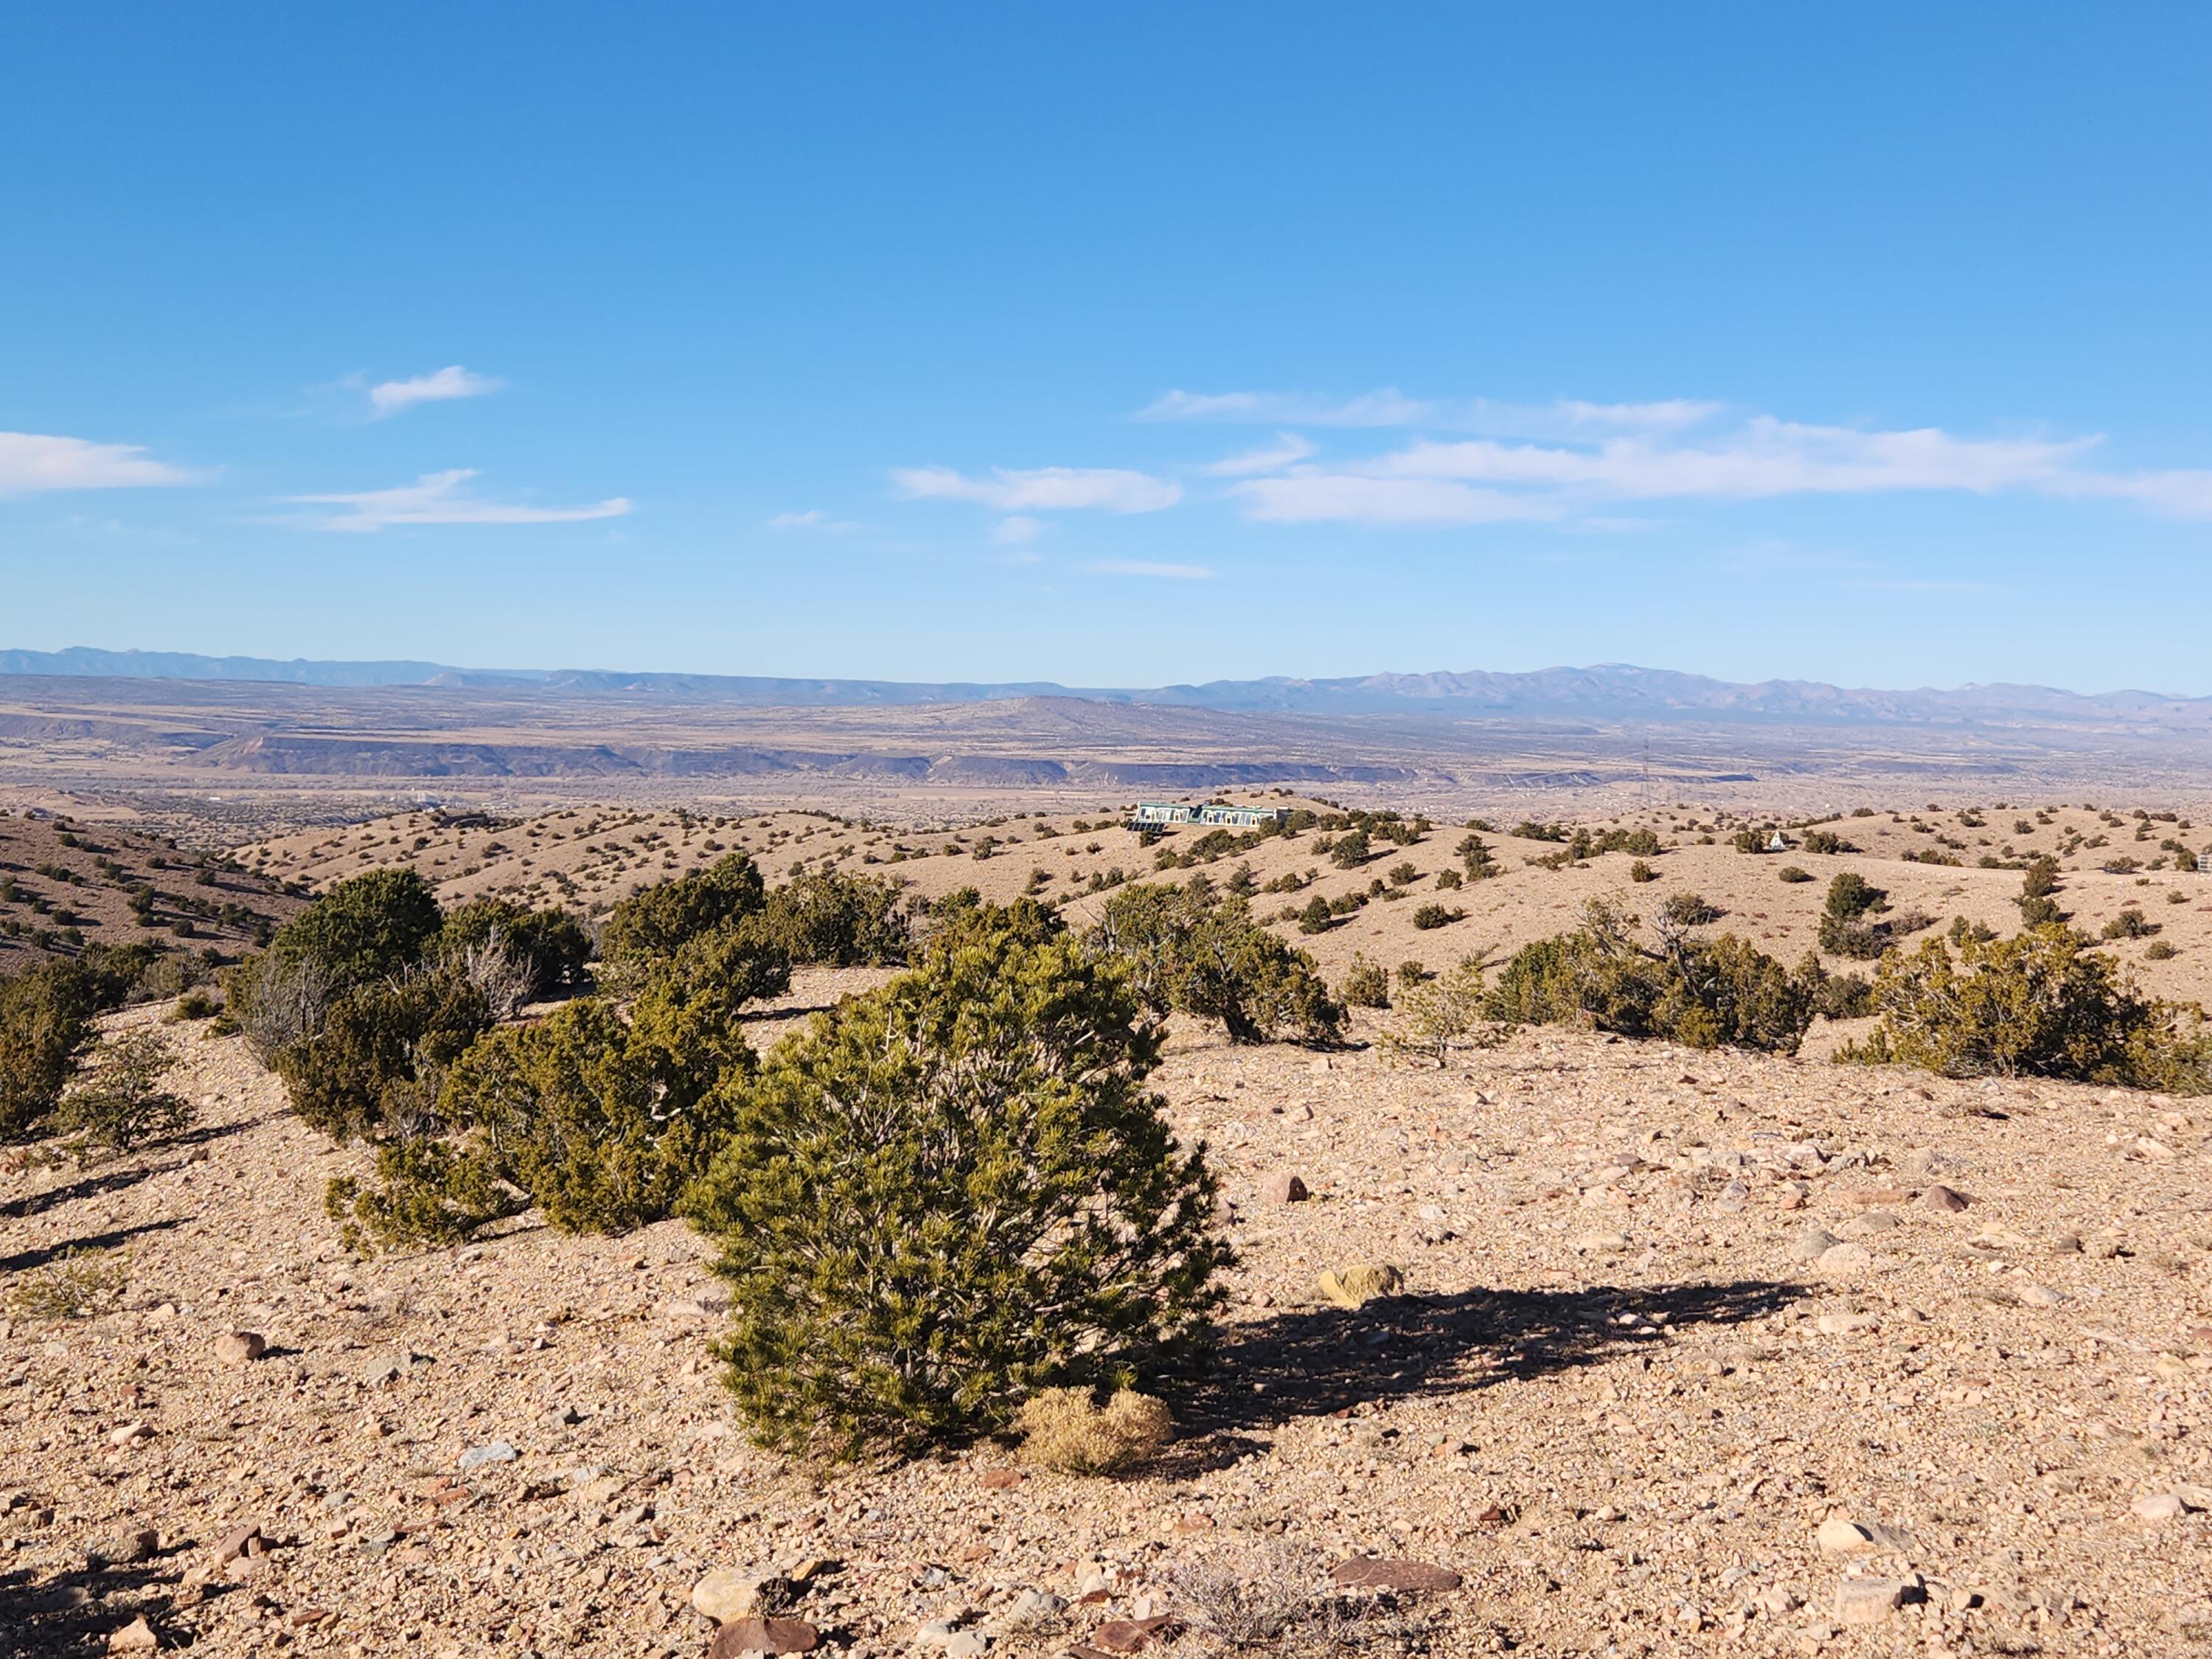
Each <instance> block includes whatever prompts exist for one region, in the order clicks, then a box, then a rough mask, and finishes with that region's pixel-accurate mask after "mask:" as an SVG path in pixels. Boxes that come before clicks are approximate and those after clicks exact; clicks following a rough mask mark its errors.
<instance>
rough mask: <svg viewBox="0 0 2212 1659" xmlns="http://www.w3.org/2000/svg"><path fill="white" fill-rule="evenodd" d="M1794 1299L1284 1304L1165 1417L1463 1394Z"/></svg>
mask: <svg viewBox="0 0 2212 1659" xmlns="http://www.w3.org/2000/svg"><path fill="white" fill-rule="evenodd" d="M1804 1294H1805V1291H1804V1287H1803V1286H1802V1285H1788V1284H1781V1283H1777V1282H1774V1281H1771V1280H1767V1279H1737V1280H1735V1281H1733V1282H1731V1283H1728V1284H1720V1285H1653V1286H1648V1287H1647V1286H1639V1285H1595V1286H1592V1287H1591V1288H1589V1289H1588V1290H1580V1291H1495V1290H1472V1291H1455V1292H1453V1293H1450V1294H1447V1295H1442V1296H1397V1297H1383V1298H1380V1299H1378V1300H1376V1301H1373V1302H1370V1303H1369V1304H1366V1306H1364V1307H1363V1308H1361V1309H1359V1310H1358V1311H1357V1312H1353V1311H1350V1310H1344V1309H1340V1308H1299V1309H1294V1310H1289V1311H1286V1312H1284V1313H1279V1314H1277V1315H1275V1316H1273V1317H1272V1318H1268V1319H1264V1320H1261V1321H1258V1322H1255V1323H1251V1324H1247V1325H1241V1326H1238V1327H1237V1328H1234V1329H1232V1330H1231V1331H1230V1332H1229V1333H1228V1334H1227V1336H1226V1340H1225V1341H1224V1342H1223V1344H1222V1346H1221V1350H1220V1353H1219V1359H1218V1364H1217V1366H1216V1368H1215V1370H1214V1372H1213V1374H1212V1376H1210V1377H1209V1378H1208V1379H1207V1380H1206V1382H1205V1383H1203V1384H1201V1385H1200V1388H1199V1389H1197V1390H1195V1391H1194V1393H1193V1394H1192V1395H1189V1396H1187V1397H1186V1399H1185V1400H1184V1401H1183V1402H1182V1408H1181V1409H1180V1410H1179V1411H1178V1412H1177V1413H1176V1415H1177V1416H1178V1417H1179V1418H1180V1419H1182V1423H1183V1425H1184V1426H1185V1428H1186V1430H1187V1431H1189V1432H1192V1433H1194V1434H1208V1435H1214V1436H1218V1437H1232V1438H1233V1437H1237V1436H1238V1435H1241V1434H1243V1433H1244V1432H1247V1431H1252V1430H1255V1429H1267V1428H1273V1427H1277V1426H1279V1425H1281V1424H1282V1423H1284V1422H1285V1421H1286V1420H1288V1419H1291V1418H1296V1417H1321V1416H1327V1415H1329V1414H1331V1413H1349V1412H1350V1411H1351V1410H1352V1408H1353V1407H1357V1406H1361V1405H1370V1404H1371V1405H1384V1404H1389V1403H1391V1402H1394V1401H1402V1400H1419V1399H1434V1398H1441V1397H1443V1396H1446V1395H1463V1394H1469V1393H1473V1392H1474V1391H1476V1390H1479V1389H1486V1388H1491V1387H1493V1386H1495V1385H1496V1384H1498V1383H1508V1382H1519V1381H1527V1380H1528V1379H1531V1378H1534V1377H1540V1376H1549V1375H1551V1374H1553V1373H1554V1372H1559V1371H1567V1370H1577V1369H1578V1368H1580V1367H1582V1366H1584V1365H1596V1364H1604V1363H1605V1362H1607V1360H1611V1359H1614V1358H1619V1357H1620V1356H1621V1355H1623V1354H1626V1353H1632V1352H1663V1351H1664V1349H1665V1348H1666V1346H1667V1337H1666V1336H1665V1335H1664V1334H1662V1333H1663V1332H1665V1331H1666V1330H1668V1329H1669V1328H1671V1329H1674V1330H1676V1331H1681V1330H1687V1329H1689V1328H1692V1327H1695V1326H1701V1325H1723V1326H1725V1325H1737V1324H1741V1323H1742V1322H1744V1321H1746V1320H1749V1319H1756V1318H1759V1317H1761V1316H1765V1315H1767V1314H1770V1313H1772V1312H1774V1311H1775V1310H1777V1309H1778V1308H1781V1307H1784V1306H1785V1305H1787V1304H1789V1303H1790V1302H1792V1301H1794V1300H1796V1298H1797V1297H1801V1296H1802V1295H1804Z"/></svg>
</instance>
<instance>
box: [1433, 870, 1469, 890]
mask: <svg viewBox="0 0 2212 1659" xmlns="http://www.w3.org/2000/svg"><path fill="white" fill-rule="evenodd" d="M1464 884H1465V878H1463V877H1462V875H1461V874H1460V872H1458V871H1456V870H1452V869H1443V870H1439V871H1437V886H1438V887H1440V888H1442V889H1443V890H1444V891H1445V892H1448V893H1449V892H1455V891H1457V890H1459V888H1460V887H1462V885H1464Z"/></svg>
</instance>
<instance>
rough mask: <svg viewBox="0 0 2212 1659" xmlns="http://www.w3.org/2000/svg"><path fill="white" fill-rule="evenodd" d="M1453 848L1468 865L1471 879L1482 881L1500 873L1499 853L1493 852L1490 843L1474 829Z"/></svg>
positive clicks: (1463, 862) (1468, 876)
mask: <svg viewBox="0 0 2212 1659" xmlns="http://www.w3.org/2000/svg"><path fill="white" fill-rule="evenodd" d="M1452 850H1453V852H1454V853H1455V854H1457V856H1458V858H1459V860H1460V862H1461V863H1462V864H1463V865H1465V866H1467V878H1468V880H1469V881H1481V880H1483V879H1484V878H1486V877H1490V876H1494V875H1496V874H1497V873H1498V859H1497V855H1496V854H1493V853H1492V852H1491V850H1490V843H1489V842H1486V841H1484V840H1483V838H1482V837H1481V836H1479V835H1477V834H1475V833H1474V831H1473V830H1469V831H1468V834H1467V835H1466V836H1465V837H1464V838H1462V841H1461V842H1460V844H1459V845H1458V846H1457V847H1455V848H1453V849H1452Z"/></svg>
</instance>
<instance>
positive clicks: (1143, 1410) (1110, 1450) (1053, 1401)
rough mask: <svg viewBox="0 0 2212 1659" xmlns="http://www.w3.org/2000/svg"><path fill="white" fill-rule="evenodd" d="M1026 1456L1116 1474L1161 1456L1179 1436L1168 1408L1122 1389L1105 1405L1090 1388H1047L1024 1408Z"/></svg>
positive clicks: (1064, 1469)
mask: <svg viewBox="0 0 2212 1659" xmlns="http://www.w3.org/2000/svg"><path fill="white" fill-rule="evenodd" d="M1015 1426H1016V1427H1018V1429H1020V1430H1021V1431H1022V1455H1023V1456H1024V1458H1026V1459H1028V1460H1029V1461H1030V1462H1032V1463H1036V1464H1037V1465H1039V1466H1041V1467H1042V1468H1048V1469H1056V1470H1058V1471H1059V1472H1060V1474H1113V1473H1114V1472H1115V1470H1116V1469H1124V1468H1128V1467H1129V1466H1130V1465H1132V1464H1134V1463H1140V1462H1143V1461H1144V1460H1145V1459H1146V1458H1148V1457H1152V1456H1155V1455H1158V1453H1159V1452H1160V1451H1161V1450H1162V1449H1164V1448H1165V1446H1166V1445H1167V1443H1168V1442H1169V1441H1170V1439H1172V1438H1173V1437H1174V1435H1175V1419H1173V1418H1171V1417H1170V1416H1169V1415H1168V1408H1167V1407H1165V1406H1164V1405H1162V1404H1161V1403H1160V1402H1159V1401H1157V1400H1155V1399H1153V1398H1152V1395H1148V1394H1139V1393H1137V1392H1136V1391H1135V1390H1134V1389H1121V1390H1119V1391H1118V1392H1116V1393H1115V1395H1114V1397H1113V1398H1112V1399H1111V1400H1109V1401H1107V1402H1106V1403H1105V1404H1104V1405H1103V1406H1100V1405H1099V1404H1097V1402H1096V1401H1093V1400H1092V1399H1091V1391H1090V1390H1089V1389H1045V1390H1044V1391H1043V1392H1042V1394H1039V1395H1036V1397H1035V1398H1033V1399H1032V1400H1030V1402H1029V1403H1028V1404H1027V1405H1025V1406H1024V1407H1022V1412H1021V1415H1020V1416H1019V1417H1018V1418H1017V1419H1015Z"/></svg>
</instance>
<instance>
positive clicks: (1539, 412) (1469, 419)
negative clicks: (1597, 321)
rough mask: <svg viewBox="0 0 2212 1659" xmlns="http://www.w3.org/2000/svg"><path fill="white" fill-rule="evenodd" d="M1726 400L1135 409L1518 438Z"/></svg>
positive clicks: (1594, 429) (1186, 397)
mask: <svg viewBox="0 0 2212 1659" xmlns="http://www.w3.org/2000/svg"><path fill="white" fill-rule="evenodd" d="M1720 410H1721V405H1719V404H1715V403H1706V402H1703V401H1700V400H1699V399H1696V398H1666V399H1663V400H1662V401H1659V402H1656V403H1641V404H1595V403H1587V402H1584V401H1583V400H1581V399H1579V398H1559V399H1557V400H1556V401H1554V402H1552V403H1548V404H1512V403H1502V402H1499V401H1498V400H1496V399H1494V398H1409V397H1407V395H1406V394H1405V393H1404V392H1401V391H1399V390H1398V388H1397V387H1395V386H1384V387H1383V388H1382V389H1381V390H1380V391H1376V392H1360V393H1358V394H1357V395H1356V396H1353V397H1349V398H1337V397H1328V396H1323V395H1321V394H1317V393H1314V392H1168V393H1167V394H1166V395H1164V397H1161V398H1156V399H1154V400H1153V401H1152V403H1151V404H1147V405H1146V407H1145V408H1143V409H1140V410H1138V411H1137V415H1136V418H1137V419H1138V420H1140V421H1203V422H1213V423H1215V424H1218V425H1225V426H1326V427H1377V428H1389V427H1422V428H1430V429H1434V430H1447V431H1457V432H1489V433H1498V434H1501V435H1508V436H1516V437H1528V438H1537V437H1567V436H1571V435H1577V434H1591V433H1601V432H1659V431H1672V430H1675V429H1678V428H1682V427H1687V426H1695V425H1698V424H1699V423H1700V422H1705V421H1708V420H1710V419H1711V418H1712V417H1713V416H1715V415H1717V414H1718V413H1719V412H1720Z"/></svg>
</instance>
